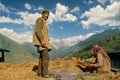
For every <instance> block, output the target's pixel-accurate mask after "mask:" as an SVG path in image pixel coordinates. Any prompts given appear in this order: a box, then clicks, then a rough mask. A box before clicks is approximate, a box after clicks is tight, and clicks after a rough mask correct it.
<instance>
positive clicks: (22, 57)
mask: <svg viewBox="0 0 120 80" xmlns="http://www.w3.org/2000/svg"><path fill="white" fill-rule="evenodd" d="M0 48H1V49H6V50H9V51H10V52H5V62H8V63H19V62H27V61H31V60H34V59H35V57H34V56H33V55H32V53H34V54H36V52H35V50H33V49H31V48H30V47H25V45H24V44H18V43H17V42H15V41H13V40H11V39H9V38H7V37H5V36H4V35H2V34H0Z"/></svg>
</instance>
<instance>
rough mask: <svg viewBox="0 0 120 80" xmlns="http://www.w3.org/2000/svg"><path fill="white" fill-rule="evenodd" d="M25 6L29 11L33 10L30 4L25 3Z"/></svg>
mask: <svg viewBox="0 0 120 80" xmlns="http://www.w3.org/2000/svg"><path fill="white" fill-rule="evenodd" d="M24 6H25V8H26V9H28V10H31V9H32V6H31V5H30V4H28V3H25V5H24Z"/></svg>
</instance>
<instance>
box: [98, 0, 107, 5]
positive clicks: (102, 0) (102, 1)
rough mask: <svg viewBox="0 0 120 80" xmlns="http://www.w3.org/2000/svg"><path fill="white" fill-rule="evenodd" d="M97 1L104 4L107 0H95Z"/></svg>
mask: <svg viewBox="0 0 120 80" xmlns="http://www.w3.org/2000/svg"><path fill="white" fill-rule="evenodd" d="M97 1H98V2H99V3H101V4H102V5H104V4H105V3H106V2H107V1H108V0H97Z"/></svg>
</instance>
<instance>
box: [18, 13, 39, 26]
mask: <svg viewBox="0 0 120 80" xmlns="http://www.w3.org/2000/svg"><path fill="white" fill-rule="evenodd" d="M17 14H18V15H20V18H21V21H22V23H23V24H25V25H27V26H31V25H34V24H35V21H36V19H37V18H38V17H40V16H41V14H39V13H34V14H32V13H28V12H17Z"/></svg>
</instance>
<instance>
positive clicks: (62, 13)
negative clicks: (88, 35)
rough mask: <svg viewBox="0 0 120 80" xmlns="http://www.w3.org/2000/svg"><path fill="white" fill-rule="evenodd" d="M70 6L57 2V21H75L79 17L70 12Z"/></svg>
mask: <svg viewBox="0 0 120 80" xmlns="http://www.w3.org/2000/svg"><path fill="white" fill-rule="evenodd" d="M68 9H69V8H68V6H65V5H61V4H60V3H57V4H56V12H55V15H54V16H55V19H54V20H55V21H71V22H73V21H75V20H77V17H76V16H74V15H73V14H70V13H69V12H68Z"/></svg>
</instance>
